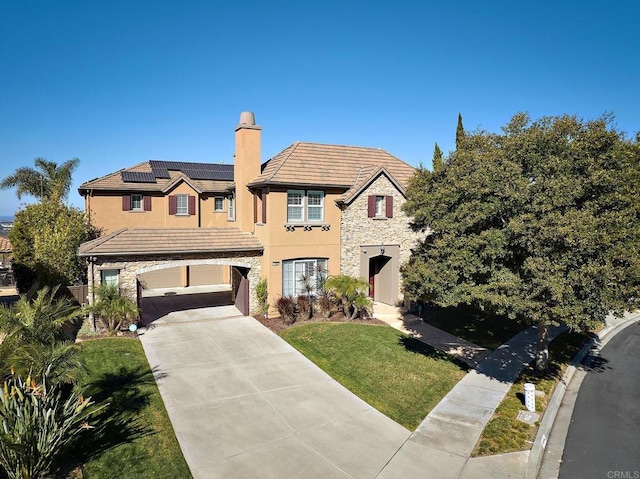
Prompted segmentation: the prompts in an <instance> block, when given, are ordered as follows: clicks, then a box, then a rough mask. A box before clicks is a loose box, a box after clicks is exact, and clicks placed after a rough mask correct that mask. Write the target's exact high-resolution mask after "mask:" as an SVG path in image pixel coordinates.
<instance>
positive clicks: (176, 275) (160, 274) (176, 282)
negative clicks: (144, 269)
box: [140, 266, 182, 289]
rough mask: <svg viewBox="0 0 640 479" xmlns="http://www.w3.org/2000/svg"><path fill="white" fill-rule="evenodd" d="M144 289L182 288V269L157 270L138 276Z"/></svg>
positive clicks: (178, 267) (177, 267)
mask: <svg viewBox="0 0 640 479" xmlns="http://www.w3.org/2000/svg"><path fill="white" fill-rule="evenodd" d="M140 282H141V283H142V286H143V287H144V288H145V289H156V288H179V287H181V286H182V267H180V266H176V267H175V268H165V269H158V270H155V271H149V272H148V273H142V274H140Z"/></svg>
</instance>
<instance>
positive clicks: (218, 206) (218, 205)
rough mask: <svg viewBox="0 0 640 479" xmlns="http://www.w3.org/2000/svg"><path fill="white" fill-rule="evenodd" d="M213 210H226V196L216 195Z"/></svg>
mask: <svg viewBox="0 0 640 479" xmlns="http://www.w3.org/2000/svg"><path fill="white" fill-rule="evenodd" d="M213 211H224V197H223V196H216V197H215V198H214V199H213Z"/></svg>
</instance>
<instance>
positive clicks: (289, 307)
mask: <svg viewBox="0 0 640 479" xmlns="http://www.w3.org/2000/svg"><path fill="white" fill-rule="evenodd" d="M276 308H277V310H278V313H280V317H281V318H282V319H283V320H284V322H285V323H287V324H293V323H294V322H295V321H296V304H295V302H294V300H293V298H292V297H291V296H281V297H280V298H278V300H277V301H276Z"/></svg>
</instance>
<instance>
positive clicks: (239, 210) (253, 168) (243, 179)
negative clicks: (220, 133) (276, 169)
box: [233, 111, 262, 232]
mask: <svg viewBox="0 0 640 479" xmlns="http://www.w3.org/2000/svg"><path fill="white" fill-rule="evenodd" d="M261 131H262V127H261V126H258V125H256V119H255V116H254V114H253V113H251V112H248V111H245V112H242V113H240V123H239V124H238V126H236V155H235V160H234V166H233V177H234V181H235V184H236V205H235V207H236V222H237V226H238V228H240V229H241V230H242V231H249V232H251V231H253V194H252V193H251V192H250V191H249V189H248V188H247V183H249V182H250V181H251V180H253V179H254V178H256V177H257V176H258V175H259V174H260V133H261Z"/></svg>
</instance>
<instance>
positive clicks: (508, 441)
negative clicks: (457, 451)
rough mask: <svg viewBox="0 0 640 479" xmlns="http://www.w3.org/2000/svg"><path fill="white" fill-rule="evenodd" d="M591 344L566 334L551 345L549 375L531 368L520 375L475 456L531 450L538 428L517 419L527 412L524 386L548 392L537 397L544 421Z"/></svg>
mask: <svg viewBox="0 0 640 479" xmlns="http://www.w3.org/2000/svg"><path fill="white" fill-rule="evenodd" d="M588 340H589V337H588V335H586V334H581V333H576V332H573V333H570V332H565V333H562V334H561V335H560V336H559V337H558V338H557V339H555V340H554V341H552V342H551V344H550V345H549V370H548V372H547V373H546V374H543V375H541V374H539V373H537V372H536V371H535V370H534V369H532V368H531V367H528V368H527V369H525V370H524V371H523V372H522V373H521V374H520V377H519V378H518V380H517V381H516V382H515V383H513V386H511V389H510V390H509V392H508V393H507V395H506V396H505V398H504V399H503V400H502V402H501V403H500V405H499V406H498V408H497V409H496V411H495V413H494V415H493V417H492V418H491V420H490V421H489V423H488V424H487V425H486V427H485V429H484V431H483V433H482V436H481V437H480V440H479V441H478V444H477V446H476V450H475V451H474V455H475V456H485V455H491V454H503V453H506V452H513V451H524V450H527V449H530V448H531V444H532V442H533V440H534V439H535V436H536V433H537V431H538V428H537V427H532V426H529V425H528V424H525V423H523V422H521V421H518V420H517V419H516V415H517V414H518V411H520V410H526V408H525V407H524V402H523V401H524V395H523V391H524V384H525V383H534V384H535V385H536V390H539V391H544V393H545V395H544V397H536V412H538V413H540V417H541V418H542V415H543V414H544V411H545V409H546V407H547V404H548V402H549V400H550V399H551V395H552V394H553V390H554V387H555V385H556V383H557V382H558V381H559V379H560V378H561V377H562V375H563V374H564V371H565V369H566V368H567V366H568V365H569V363H570V362H571V360H572V359H573V358H574V357H575V355H576V354H577V353H578V352H579V351H580V349H582V347H583V346H584V345H585V344H586V342H587V341H588Z"/></svg>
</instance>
